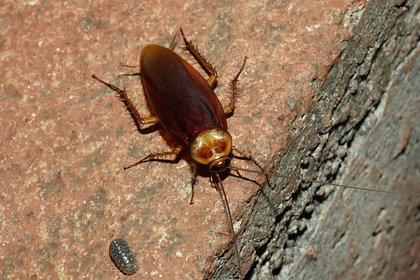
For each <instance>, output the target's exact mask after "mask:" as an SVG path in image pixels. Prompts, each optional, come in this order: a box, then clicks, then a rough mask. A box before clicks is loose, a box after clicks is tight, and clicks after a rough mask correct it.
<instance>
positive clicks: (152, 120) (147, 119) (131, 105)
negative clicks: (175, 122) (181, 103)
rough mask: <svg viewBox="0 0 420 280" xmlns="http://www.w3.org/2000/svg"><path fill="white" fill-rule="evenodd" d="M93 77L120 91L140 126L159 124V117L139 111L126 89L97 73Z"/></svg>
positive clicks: (121, 96)
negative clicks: (100, 76) (97, 75)
mask: <svg viewBox="0 0 420 280" xmlns="http://www.w3.org/2000/svg"><path fill="white" fill-rule="evenodd" d="M92 78H93V79H95V80H97V81H99V82H101V83H103V84H104V85H106V86H107V87H109V88H110V89H112V90H113V91H115V92H116V93H118V95H119V96H120V98H121V99H122V101H123V102H124V103H125V104H126V105H127V106H128V108H129V110H130V112H131V113H132V114H133V115H134V119H135V121H136V122H137V123H138V125H139V127H140V128H141V127H142V126H143V125H145V124H157V123H159V122H160V121H159V118H158V117H156V116H150V117H142V116H141V115H140V113H139V111H138V110H137V108H136V106H134V103H133V101H132V100H131V99H130V97H129V96H128V94H127V91H126V90H125V89H120V88H119V87H117V86H114V85H111V84H110V83H107V82H105V81H103V80H101V79H99V78H98V77H96V75H92Z"/></svg>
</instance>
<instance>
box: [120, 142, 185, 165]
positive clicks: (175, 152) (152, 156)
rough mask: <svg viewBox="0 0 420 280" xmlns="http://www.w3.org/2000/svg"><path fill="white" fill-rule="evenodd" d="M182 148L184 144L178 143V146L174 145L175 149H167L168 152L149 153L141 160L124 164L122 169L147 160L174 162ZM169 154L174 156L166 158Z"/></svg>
mask: <svg viewBox="0 0 420 280" xmlns="http://www.w3.org/2000/svg"><path fill="white" fill-rule="evenodd" d="M183 150H184V146H182V145H179V146H178V147H176V148H175V149H173V150H171V151H168V152H160V153H153V154H149V155H147V156H145V157H144V158H142V159H141V160H139V161H137V162H135V163H133V164H130V165H126V166H124V170H127V169H129V168H131V167H134V166H136V165H139V164H141V163H144V162H148V161H169V162H176V161H177V160H178V155H179V154H180V153H181V152H182V151H183ZM169 156H174V157H173V158H172V159H168V157H169Z"/></svg>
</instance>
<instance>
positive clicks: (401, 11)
mask: <svg viewBox="0 0 420 280" xmlns="http://www.w3.org/2000/svg"><path fill="white" fill-rule="evenodd" d="M419 9H420V4H419V2H418V1H381V0H377V1H376V0H375V1H374V0H372V1H369V2H368V3H367V4H366V6H365V8H364V11H363V13H362V14H361V17H360V19H359V20H358V22H357V23H355V25H354V26H353V30H352V33H353V37H352V39H350V40H349V41H348V42H346V43H344V44H343V47H342V53H341V55H340V57H339V59H338V60H337V62H336V63H335V65H334V66H333V67H332V69H331V71H330V73H329V75H328V77H327V79H326V80H325V81H314V87H315V88H316V92H317V96H316V97H315V98H316V102H315V104H314V106H313V107H312V108H311V110H310V111H309V112H308V113H306V114H305V115H302V116H300V117H299V118H298V119H296V120H295V122H294V124H293V125H294V127H295V128H296V132H295V136H294V139H293V140H292V141H291V144H290V147H289V149H288V150H287V151H285V153H284V154H282V155H280V156H279V159H278V162H277V163H276V167H275V171H274V175H273V177H272V180H271V181H272V183H271V188H270V187H268V186H266V187H265V189H264V191H263V192H262V193H261V194H260V196H259V198H258V201H257V203H256V205H255V206H254V208H253V211H252V214H251V218H250V221H249V226H248V228H247V230H246V231H245V232H244V233H243V234H242V235H241V237H240V239H239V242H240V245H241V247H243V248H242V253H241V254H242V259H243V261H244V262H245V265H244V266H245V267H246V266H247V265H248V266H251V265H252V268H251V270H250V272H249V273H248V275H247V278H249V279H415V277H416V275H417V276H418V275H420V269H419V262H420V254H418V252H420V239H419V238H418V235H419V234H420V199H419V196H417V197H416V196H413V195H410V193H413V192H417V193H420V190H419V188H420V127H419V125H418V124H417V121H418V120H419V115H420V110H419V108H420V103H419V101H420V99H419V98H420V75H419V74H420V60H419V53H420V46H419V30H420V28H419V27H420V25H419V19H420V14H419ZM281 175H288V176H304V177H305V178H311V179H318V180H328V181H331V182H334V183H342V184H347V185H351V186H357V187H362V188H368V189H379V190H386V191H395V192H398V193H404V194H403V195H392V194H384V193H379V192H370V191H359V190H355V189H346V190H343V189H342V188H341V189H340V188H339V187H333V186H326V187H322V188H319V187H317V186H315V185H316V184H309V183H301V184H297V182H296V180H290V179H285V178H282V177H281ZM235 262H236V261H235V258H232V260H231V262H230V263H228V264H227V265H225V266H224V267H223V268H221V269H220V270H219V271H218V272H217V274H216V276H215V278H219V279H226V278H227V277H230V275H232V274H231V273H233V271H234V270H235V264H236V263H235Z"/></svg>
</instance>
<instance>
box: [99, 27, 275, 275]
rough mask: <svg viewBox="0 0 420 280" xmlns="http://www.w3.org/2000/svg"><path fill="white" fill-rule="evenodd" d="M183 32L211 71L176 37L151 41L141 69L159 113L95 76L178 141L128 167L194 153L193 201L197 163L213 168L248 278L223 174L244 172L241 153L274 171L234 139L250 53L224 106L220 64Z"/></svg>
mask: <svg viewBox="0 0 420 280" xmlns="http://www.w3.org/2000/svg"><path fill="white" fill-rule="evenodd" d="M180 33H181V35H182V38H183V41H184V43H185V48H186V49H187V50H188V51H189V52H190V53H191V55H192V56H193V57H194V58H195V59H196V60H197V61H198V62H199V64H200V65H201V66H202V67H203V68H204V70H205V71H206V72H207V73H208V74H209V77H208V79H207V80H206V79H205V78H204V77H203V76H202V75H201V74H200V73H199V72H198V71H197V70H196V69H195V68H194V67H193V66H192V65H191V64H189V63H188V62H187V61H186V60H184V59H183V58H182V57H181V56H179V55H178V54H176V53H175V52H174V51H173V47H174V46H175V44H174V42H175V37H174V41H173V43H172V44H171V48H165V47H162V46H159V45H146V46H145V47H144V48H143V50H142V52H141V54H140V59H139V60H140V61H139V63H140V66H139V68H140V73H139V75H140V77H141V82H142V85H143V89H144V92H145V95H146V98H147V101H148V104H149V106H150V107H151V111H152V112H153V113H154V115H152V116H149V117H143V116H141V115H140V113H139V112H138V110H137V108H136V107H135V106H134V104H133V102H132V100H131V99H130V97H129V96H128V94H127V92H126V91H125V90H124V89H120V88H118V87H116V86H114V85H111V84H109V83H107V82H105V81H103V80H101V79H99V78H98V77H96V76H95V75H93V76H92V78H94V79H96V80H98V81H99V82H101V83H103V84H105V85H106V86H108V87H109V88H110V89H112V90H114V91H116V92H117V93H118V95H119V96H120V98H121V99H122V100H123V101H124V103H125V104H126V105H127V106H128V109H129V110H130V112H131V113H132V115H133V116H134V119H135V121H136V122H137V123H138V125H139V127H140V128H141V127H142V126H143V125H148V124H150V125H152V124H158V123H160V124H161V125H162V127H163V129H164V130H165V131H166V132H168V133H169V135H170V136H171V137H172V138H173V140H174V141H175V142H176V144H177V146H176V147H174V148H173V149H172V150H170V151H167V152H160V153H152V154H149V155H147V156H145V157H144V158H142V159H141V160H139V161H137V162H136V163H134V164H131V165H127V166H125V167H124V169H128V168H131V167H133V166H136V165H138V164H141V163H144V162H148V161H159V160H163V159H165V160H166V159H167V158H168V157H172V161H173V162H177V161H178V160H179V158H180V155H185V154H186V155H187V156H188V157H189V158H190V159H191V160H190V163H191V166H192V177H191V188H192V192H191V199H190V203H191V204H192V203H193V198H194V184H195V181H196V176H197V168H198V167H199V166H205V167H207V168H208V170H209V172H210V183H211V185H212V186H214V187H215V188H216V189H217V191H218V192H219V193H220V194H221V196H222V198H223V205H224V207H225V210H226V213H227V216H228V220H229V228H230V231H231V234H232V238H233V243H234V249H235V254H236V256H237V260H238V270H239V274H240V277H241V278H242V274H241V261H240V256H239V250H238V246H237V243H236V237H235V232H234V229H233V223H232V215H231V212H230V208H229V203H228V200H227V197H226V193H225V190H224V187H223V184H222V180H221V175H220V174H221V173H225V172H229V171H231V170H232V171H235V172H237V173H238V177H242V176H241V174H240V173H239V170H243V169H240V168H238V167H236V166H235V165H233V164H232V163H231V161H232V159H233V158H237V159H243V160H247V161H250V162H252V163H253V164H255V166H257V167H258V169H259V170H260V172H261V173H262V174H264V175H265V176H266V179H267V182H268V177H267V175H266V173H265V172H264V170H263V168H262V166H261V165H260V164H259V163H258V162H257V161H256V160H255V159H254V158H253V157H252V156H250V155H249V154H247V153H245V152H243V151H241V150H240V149H238V148H236V147H235V146H234V145H233V143H232V136H231V135H230V133H229V132H228V127H227V121H226V118H227V116H228V115H230V114H232V112H233V110H234V108H235V99H236V96H237V83H238V79H239V75H240V74H241V72H242V70H243V69H244V67H245V63H246V60H247V57H245V58H244V60H243V63H242V67H241V68H240V70H239V72H238V73H237V74H236V76H235V77H234V78H233V80H232V81H231V84H230V86H231V95H230V102H229V104H228V105H226V106H224V107H223V106H222V104H221V103H220V101H219V99H218V98H217V96H216V94H215V93H214V91H213V88H214V86H215V84H216V81H217V78H218V73H217V71H216V69H215V68H214V67H213V66H212V65H211V64H210V63H209V62H208V61H207V60H206V59H205V58H204V56H203V55H201V54H200V53H199V52H198V50H197V49H196V48H195V47H194V46H193V44H192V42H191V41H189V40H187V38H186V37H185V35H184V32H183V31H182V29H180ZM249 171H250V170H249Z"/></svg>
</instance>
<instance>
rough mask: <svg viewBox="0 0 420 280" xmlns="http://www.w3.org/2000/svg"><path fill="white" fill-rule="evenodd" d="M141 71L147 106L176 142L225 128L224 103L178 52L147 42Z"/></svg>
mask: <svg viewBox="0 0 420 280" xmlns="http://www.w3.org/2000/svg"><path fill="white" fill-rule="evenodd" d="M140 72H141V79H142V83H143V88H144V91H145V94H146V98H147V100H148V102H149V106H150V107H151V110H152V111H153V113H154V114H155V115H156V116H157V117H158V118H159V120H160V122H161V124H162V126H163V127H164V129H165V130H167V131H168V132H169V133H170V134H171V136H172V137H173V138H174V139H175V140H176V141H178V142H179V144H185V145H188V144H189V143H190V142H191V140H192V139H193V138H194V137H195V136H196V135H197V134H198V133H199V132H201V131H203V130H206V129H213V128H223V129H227V123H226V116H225V113H224V111H223V107H222V105H221V103H220V101H219V99H218V98H217V96H216V94H215V93H214V91H213V89H212V88H211V87H210V85H209V84H208V83H207V81H206V80H205V79H204V78H203V76H201V75H200V73H199V72H198V71H197V70H196V69H195V68H194V67H193V66H191V65H190V64H189V63H188V62H187V61H185V60H184V59H183V58H182V57H180V56H179V55H178V54H176V53H175V52H173V51H172V50H170V49H167V48H165V47H162V46H158V45H147V46H145V47H144V48H143V50H142V52H141V55H140Z"/></svg>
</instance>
